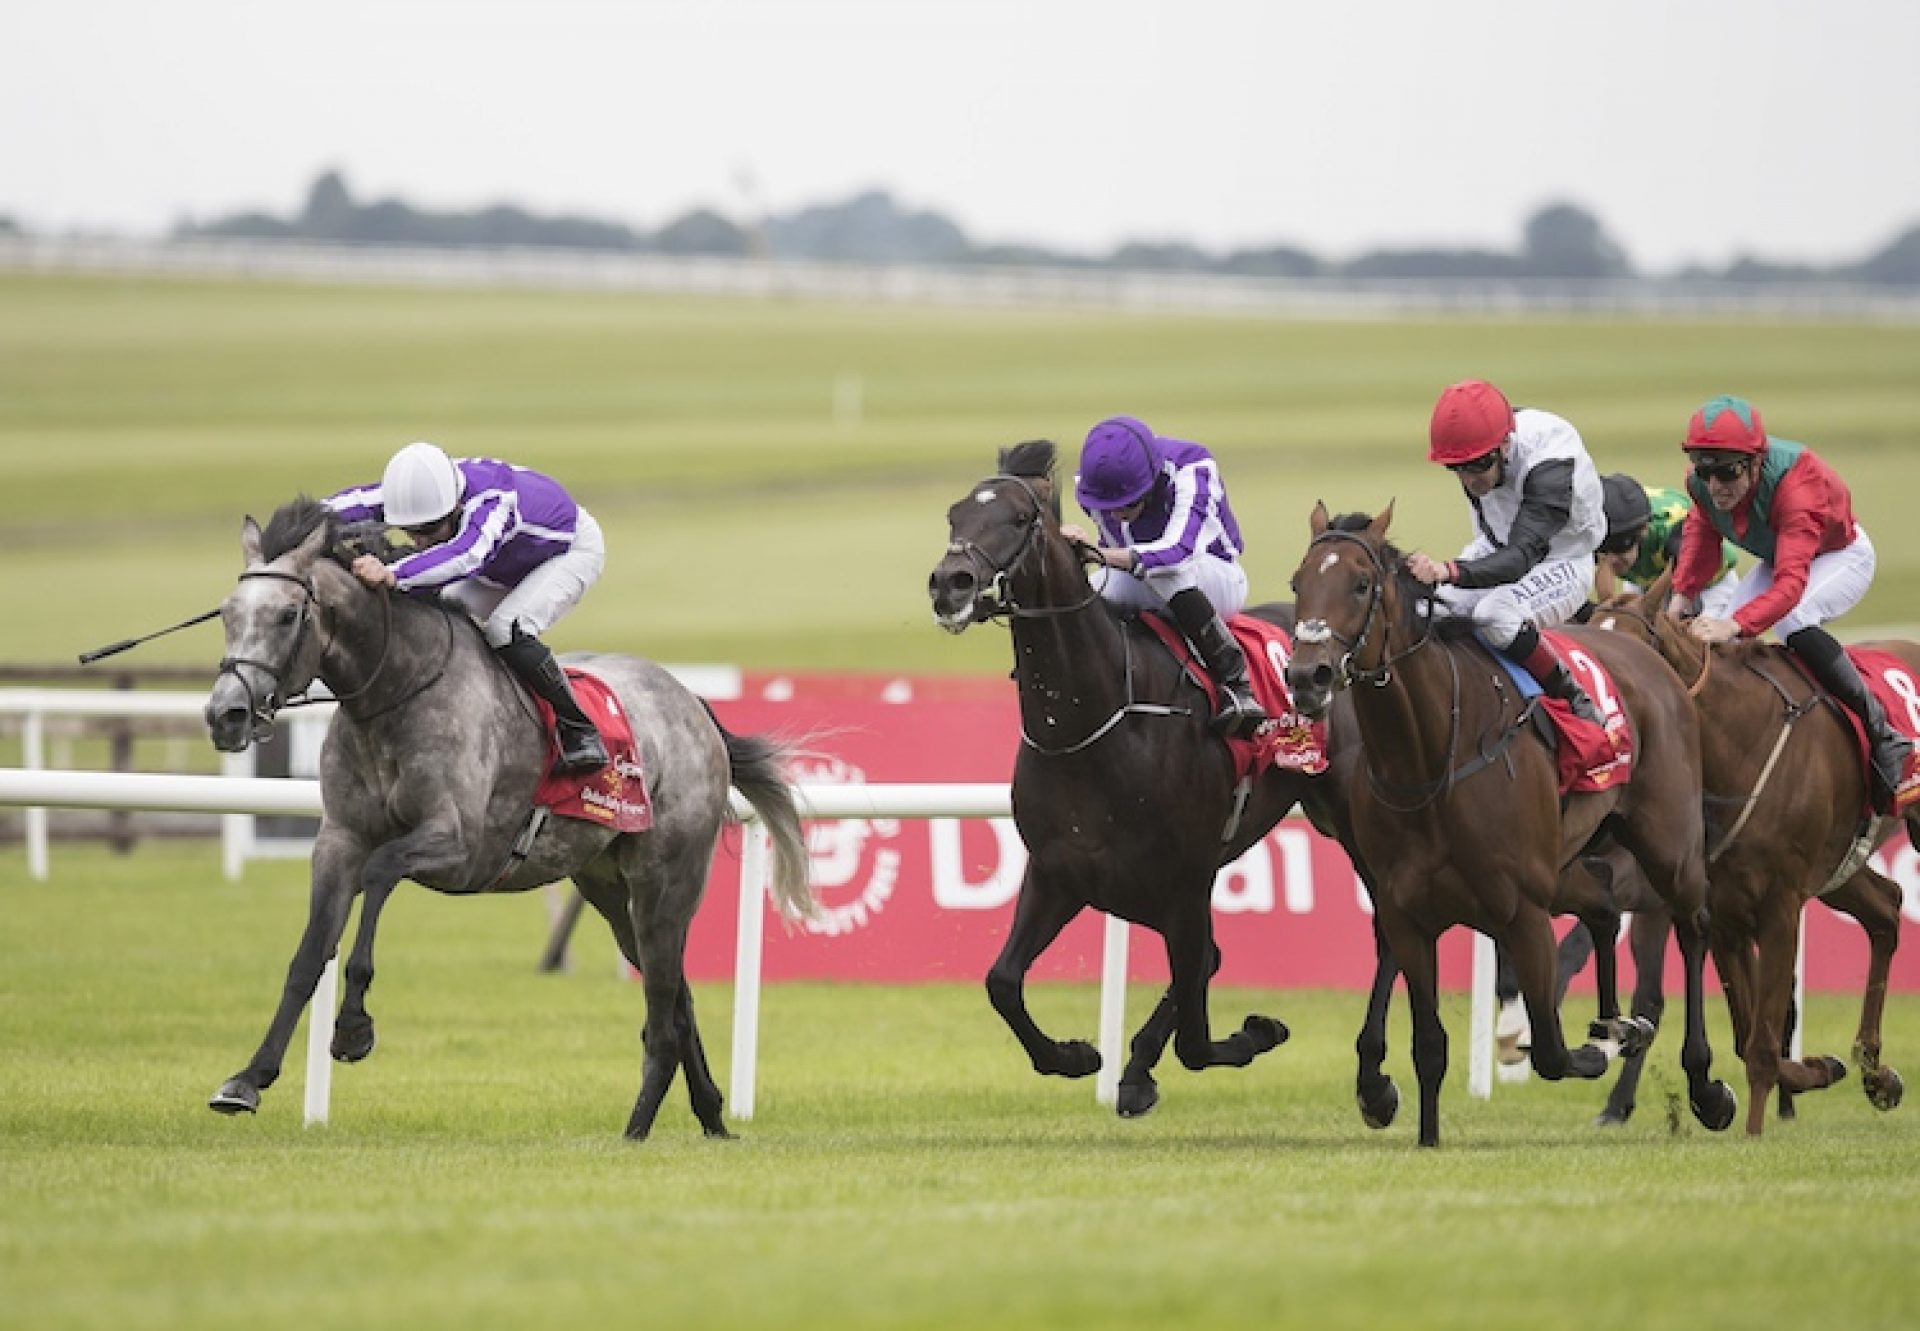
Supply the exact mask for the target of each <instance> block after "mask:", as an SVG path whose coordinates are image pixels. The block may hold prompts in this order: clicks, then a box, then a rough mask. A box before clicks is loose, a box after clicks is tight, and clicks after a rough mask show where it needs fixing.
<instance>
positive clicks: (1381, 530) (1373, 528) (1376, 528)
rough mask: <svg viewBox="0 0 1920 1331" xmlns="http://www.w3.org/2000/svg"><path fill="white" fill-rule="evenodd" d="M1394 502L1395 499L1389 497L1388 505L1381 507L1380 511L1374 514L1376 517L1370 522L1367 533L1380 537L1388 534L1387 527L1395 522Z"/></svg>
mask: <svg viewBox="0 0 1920 1331" xmlns="http://www.w3.org/2000/svg"><path fill="white" fill-rule="evenodd" d="M1393 503H1394V501H1393V500H1391V499H1389V500H1388V501H1387V506H1386V507H1385V508H1383V509H1381V510H1380V512H1379V513H1378V514H1376V515H1375V516H1374V519H1373V521H1372V522H1369V523H1368V524H1367V535H1369V536H1374V537H1380V538H1383V539H1384V538H1385V536H1386V534H1387V528H1388V527H1389V526H1390V525H1391V524H1392V522H1393Z"/></svg>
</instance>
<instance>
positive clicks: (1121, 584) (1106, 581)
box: [1089, 555, 1247, 617]
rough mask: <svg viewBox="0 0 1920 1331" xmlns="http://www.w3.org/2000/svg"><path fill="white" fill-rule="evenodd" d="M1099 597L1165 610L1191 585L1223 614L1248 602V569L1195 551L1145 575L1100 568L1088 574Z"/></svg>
mask: <svg viewBox="0 0 1920 1331" xmlns="http://www.w3.org/2000/svg"><path fill="white" fill-rule="evenodd" d="M1089 577H1090V578H1091V579H1092V582H1093V585H1094V586H1095V587H1096V588H1097V589H1098V590H1099V592H1100V599H1101V600H1103V601H1106V602H1107V603H1108V604H1110V605H1116V606H1119V607H1121V608H1122V609H1126V610H1164V609H1166V608H1167V602H1169V601H1171V600H1172V599H1173V598H1174V597H1175V596H1176V595H1178V594H1179V593H1181V592H1183V591H1185V590H1187V588H1189V587H1198V588H1199V589H1200V590H1201V591H1202V592H1205V593H1206V597H1207V600H1209V601H1211V602H1212V603H1213V608H1214V609H1215V610H1216V611H1218V612H1219V613H1220V614H1221V615H1222V616H1223V617H1224V616H1226V615H1234V614H1238V613H1239V612H1240V611H1241V610H1243V609H1245V608H1246V604H1247V571H1246V570H1245V569H1244V568H1242V567H1240V564H1239V561H1238V560H1231V559H1220V558H1217V557H1216V556H1213V555H1195V556H1194V557H1193V558H1192V559H1188V560H1184V561H1182V562H1181V563H1178V564H1167V565H1165V566H1163V567H1161V568H1156V569H1149V570H1148V571H1147V575H1146V576H1145V577H1144V578H1136V577H1134V576H1133V575H1132V574H1131V573H1122V572H1121V571H1120V570H1119V569H1117V568H1097V569H1094V570H1093V571H1092V573H1091V574H1089Z"/></svg>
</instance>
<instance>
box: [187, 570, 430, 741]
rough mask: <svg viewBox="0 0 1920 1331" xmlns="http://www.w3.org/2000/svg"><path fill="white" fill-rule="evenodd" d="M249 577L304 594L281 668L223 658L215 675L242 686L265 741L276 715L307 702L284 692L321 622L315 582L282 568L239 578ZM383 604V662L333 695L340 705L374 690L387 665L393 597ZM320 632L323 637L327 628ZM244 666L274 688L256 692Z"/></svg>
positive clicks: (255, 731) (382, 600) (324, 647)
mask: <svg viewBox="0 0 1920 1331" xmlns="http://www.w3.org/2000/svg"><path fill="white" fill-rule="evenodd" d="M248 578H273V579H276V580H277V581H280V582H290V583H292V584H293V585H294V586H296V587H298V588H299V589H300V591H301V593H302V595H301V598H300V610H299V616H298V618H297V619H296V620H295V622H294V627H293V640H292V641H291V642H290V643H289V644H288V645H287V653H286V658H285V659H284V660H283V661H281V662H280V664H279V665H277V666H276V665H270V664H268V663H267V662H265V661H256V660H254V659H253V658H251V657H246V656H223V657H221V658H220V669H219V672H218V673H217V674H216V675H215V676H214V679H215V682H218V680H219V677H220V676H221V675H232V676H233V677H234V679H235V681H237V682H238V683H239V685H240V687H241V688H243V689H245V690H246V691H247V714H248V716H249V717H250V718H251V719H252V722H253V737H254V739H255V740H256V741H259V740H264V739H265V738H266V737H267V736H268V735H270V734H272V733H273V718H274V715H275V714H276V713H277V712H279V710H280V709H281V708H282V707H286V706H296V705H298V704H299V703H300V702H302V701H305V700H304V699H301V698H283V697H282V696H281V690H282V689H284V688H285V687H286V677H287V673H288V672H289V671H291V670H292V669H293V666H294V662H296V661H298V660H299V659H300V648H301V646H302V645H303V643H304V642H305V640H306V636H307V626H308V625H309V624H318V623H319V618H318V616H316V615H315V614H314V613H313V607H314V604H315V602H316V601H317V600H318V597H317V596H316V595H315V593H314V590H313V579H311V578H305V577H301V576H299V575H298V574H294V573H288V572H285V571H284V570H282V569H277V568H254V569H248V570H246V571H245V572H243V573H242V574H241V575H240V581H242V582H245V581H246V580H247V579H248ZM380 604H381V608H382V609H383V610H384V611H385V612H386V614H385V628H386V632H385V633H384V634H382V636H381V640H380V659H379V660H378V661H376V662H375V663H374V667H373V671H372V673H371V674H369V675H368V676H367V679H366V682H365V683H363V684H362V685H361V686H360V687H359V688H357V689H353V690H350V691H348V692H345V693H341V692H335V693H334V695H333V696H334V698H335V700H337V701H339V702H343V703H344V702H347V701H349V700H350V699H353V698H358V697H360V696H361V695H362V694H364V693H365V692H366V691H367V690H368V689H370V688H372V687H373V683H374V681H375V680H376V679H378V678H379V677H380V671H381V669H382V667H384V666H385V665H386V663H387V648H388V646H389V645H390V644H391V643H392V641H393V604H392V600H391V598H389V597H386V596H382V597H381V598H380ZM320 631H321V633H322V634H323V635H324V633H325V630H324V628H323V629H321V630H320ZM328 646H329V644H328V643H326V642H324V641H323V642H322V643H321V645H320V654H321V655H322V656H323V657H324V656H325V655H326V651H327V647H328ZM241 666H251V667H252V668H253V669H255V670H258V671H259V672H260V673H261V674H263V675H265V676H266V677H267V679H268V680H269V681H271V687H269V688H268V689H267V691H266V693H265V694H264V695H262V694H260V693H258V692H256V691H255V690H254V687H253V685H252V684H251V683H249V682H248V680H247V677H246V676H245V675H243V674H241V673H240V667H241Z"/></svg>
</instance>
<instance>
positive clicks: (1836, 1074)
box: [1807, 1054, 1847, 1086]
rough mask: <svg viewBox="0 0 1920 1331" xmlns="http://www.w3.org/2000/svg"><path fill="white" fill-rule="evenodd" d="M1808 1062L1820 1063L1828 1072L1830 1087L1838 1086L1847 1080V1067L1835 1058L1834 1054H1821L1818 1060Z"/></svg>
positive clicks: (1812, 1059)
mask: <svg viewBox="0 0 1920 1331" xmlns="http://www.w3.org/2000/svg"><path fill="white" fill-rule="evenodd" d="M1807 1061H1808V1062H1810V1063H1818V1064H1819V1065H1820V1066H1821V1067H1823V1068H1825V1069H1826V1070H1827V1085H1829V1086H1838V1085H1839V1084H1840V1083H1841V1082H1843V1081H1845V1080H1846V1079H1847V1065H1846V1064H1845V1063H1842V1062H1841V1061H1840V1060H1839V1059H1837V1058H1835V1057H1834V1056H1833V1055H1832V1054H1821V1055H1820V1056H1818V1057H1817V1058H1811V1059H1808V1060H1807Z"/></svg>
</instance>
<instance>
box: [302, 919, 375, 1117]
mask: <svg viewBox="0 0 1920 1331" xmlns="http://www.w3.org/2000/svg"><path fill="white" fill-rule="evenodd" d="M362 909H365V907H364V906H362ZM339 1015H340V956H339V953H338V952H337V951H336V952H335V953H334V955H333V956H331V957H328V958H327V964H326V965H325V966H323V967H322V968H321V970H320V983H318V984H316V985H315V986H314V987H313V1001H312V1002H311V1003H308V1004H307V1100H306V1125H307V1126H308V1127H310V1128H311V1127H313V1126H315V1125H316V1124H318V1125H319V1126H321V1127H325V1126H326V1123H327V1109H328V1106H329V1105H331V1104H332V1103H333V1050H332V1047H331V1046H332V1042H333V1021H334V1018H335V1017H337V1016H339Z"/></svg>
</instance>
